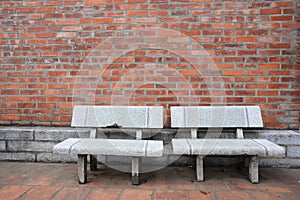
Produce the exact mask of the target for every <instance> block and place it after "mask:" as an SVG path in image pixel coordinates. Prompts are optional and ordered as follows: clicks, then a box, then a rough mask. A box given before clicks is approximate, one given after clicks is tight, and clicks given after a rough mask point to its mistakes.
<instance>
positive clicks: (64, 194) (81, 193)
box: [52, 187, 89, 200]
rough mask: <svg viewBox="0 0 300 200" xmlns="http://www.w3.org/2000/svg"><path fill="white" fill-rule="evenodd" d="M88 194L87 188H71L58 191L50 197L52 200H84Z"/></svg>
mask: <svg viewBox="0 0 300 200" xmlns="http://www.w3.org/2000/svg"><path fill="white" fill-rule="evenodd" d="M88 193H89V189H87V188H71V187H69V188H68V187H65V188H63V189H62V190H60V191H59V192H58V193H56V194H55V196H54V197H52V199H53V200H59V199H66V198H69V199H84V198H85V196H86V195H87V194H88Z"/></svg>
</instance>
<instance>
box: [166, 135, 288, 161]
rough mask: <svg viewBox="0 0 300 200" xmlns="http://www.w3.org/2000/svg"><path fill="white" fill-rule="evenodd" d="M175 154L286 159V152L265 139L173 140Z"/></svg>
mask: <svg viewBox="0 0 300 200" xmlns="http://www.w3.org/2000/svg"><path fill="white" fill-rule="evenodd" d="M172 145H173V153H174V154H189V155H203V156H205V155H229V156H236V155H257V156H271V157H284V156H285V150H284V148H283V147H280V146H278V145H276V144H274V143H272V142H270V141H268V140H265V139H173V140H172Z"/></svg>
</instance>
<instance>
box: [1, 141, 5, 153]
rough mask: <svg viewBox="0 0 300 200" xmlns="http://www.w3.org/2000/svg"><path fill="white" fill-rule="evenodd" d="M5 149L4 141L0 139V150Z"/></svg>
mask: <svg viewBox="0 0 300 200" xmlns="http://www.w3.org/2000/svg"><path fill="white" fill-rule="evenodd" d="M5 150H6V143H5V141H0V151H5Z"/></svg>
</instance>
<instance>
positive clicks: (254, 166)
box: [249, 156, 259, 183]
mask: <svg viewBox="0 0 300 200" xmlns="http://www.w3.org/2000/svg"><path fill="white" fill-rule="evenodd" d="M249 179H250V181H251V183H258V182H259V180H258V159H257V156H252V157H251V158H250V163H249Z"/></svg>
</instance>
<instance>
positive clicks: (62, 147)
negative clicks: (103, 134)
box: [53, 138, 163, 157]
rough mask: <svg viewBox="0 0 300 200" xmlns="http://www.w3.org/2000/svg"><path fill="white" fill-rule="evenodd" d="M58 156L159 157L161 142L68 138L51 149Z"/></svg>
mask: <svg viewBox="0 0 300 200" xmlns="http://www.w3.org/2000/svg"><path fill="white" fill-rule="evenodd" d="M53 152H54V153H59V154H77V155H78V154H83V155H89V154H96V155H107V156H137V157H161V156H162V155H163V142H162V141H154V140H153V141H151V140H125V139H87V138H86V139H85V138H69V139H67V140H65V141H63V142H61V143H59V144H57V145H56V146H55V147H54V148H53Z"/></svg>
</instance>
